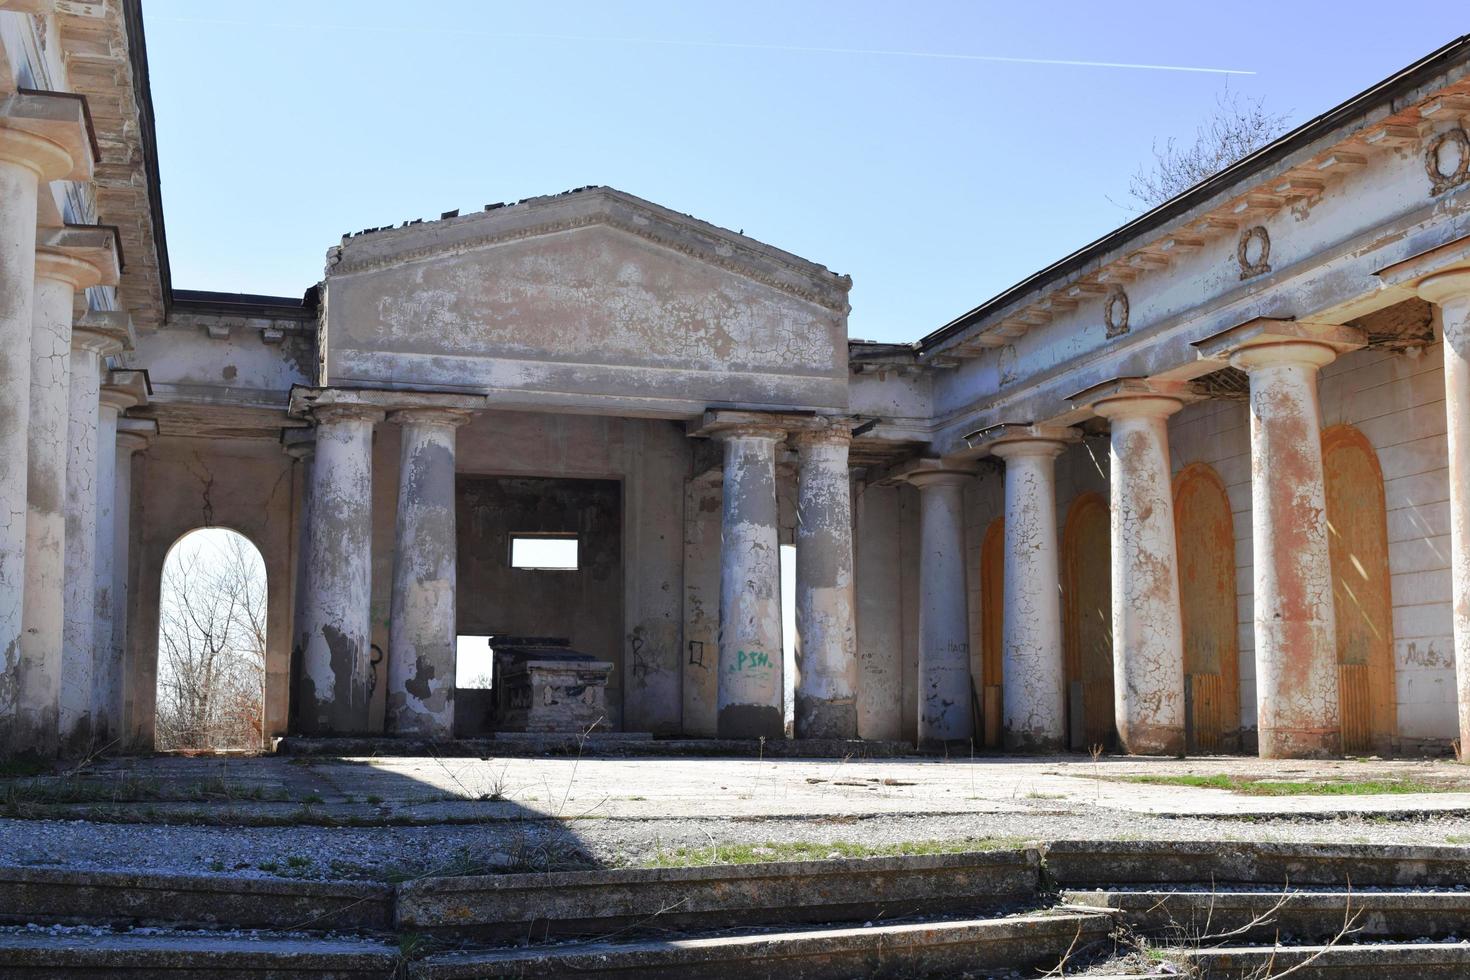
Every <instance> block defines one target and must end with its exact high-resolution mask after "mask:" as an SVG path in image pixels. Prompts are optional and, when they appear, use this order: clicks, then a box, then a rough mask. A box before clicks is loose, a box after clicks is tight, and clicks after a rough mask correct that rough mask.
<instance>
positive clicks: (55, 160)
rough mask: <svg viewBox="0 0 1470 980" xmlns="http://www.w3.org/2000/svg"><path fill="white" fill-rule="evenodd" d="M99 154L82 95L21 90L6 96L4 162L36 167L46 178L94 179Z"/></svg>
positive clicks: (0, 129)
mask: <svg viewBox="0 0 1470 980" xmlns="http://www.w3.org/2000/svg"><path fill="white" fill-rule="evenodd" d="M97 156H98V153H97V140H96V137H95V135H94V134H93V132H92V123H91V118H90V116H89V115H88V113H87V102H86V99H85V98H83V97H82V96H80V95H76V94H74V93H70V92H32V91H19V92H13V93H11V94H9V95H6V96H4V97H0V160H7V161H10V162H14V163H20V164H23V165H25V166H28V167H30V168H31V169H32V170H34V171H36V173H37V175H38V177H39V179H40V180H42V181H51V180H90V179H91V177H92V167H93V165H94V163H95V162H96V159H97Z"/></svg>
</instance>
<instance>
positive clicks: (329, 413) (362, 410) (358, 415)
mask: <svg viewBox="0 0 1470 980" xmlns="http://www.w3.org/2000/svg"><path fill="white" fill-rule="evenodd" d="M384 415H385V413H384V411H383V410H382V409H381V408H378V407H377V406H375V405H353V404H338V405H316V406H314V407H313V408H312V409H311V418H312V421H314V422H316V424H317V425H319V426H320V425H334V424H336V423H338V422H371V423H374V424H376V423H378V422H381V421H383V417H384Z"/></svg>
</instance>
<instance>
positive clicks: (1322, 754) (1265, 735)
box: [1257, 728, 1342, 759]
mask: <svg viewBox="0 0 1470 980" xmlns="http://www.w3.org/2000/svg"><path fill="white" fill-rule="evenodd" d="M1257 745H1258V746H1259V753H1258V754H1259V755H1260V757H1261V758H1262V759H1337V758H1341V757H1342V733H1341V732H1339V731H1337V730H1336V729H1333V730H1330V731H1321V730H1320V729H1290V728H1263V729H1261V730H1260V733H1259V734H1258V735H1257Z"/></svg>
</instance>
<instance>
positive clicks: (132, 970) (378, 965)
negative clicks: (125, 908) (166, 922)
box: [0, 930, 402, 980]
mask: <svg viewBox="0 0 1470 980" xmlns="http://www.w3.org/2000/svg"><path fill="white" fill-rule="evenodd" d="M401 962H402V959H401V957H400V956H399V955H398V950H397V948H396V947H394V946H389V945H387V944H385V943H378V942H369V941H366V940H340V939H322V938H315V937H308V936H284V935H255V936H252V935H249V934H233V935H231V934H226V933H220V934H215V935H201V934H187V933H179V934H175V933H167V932H159V931H150V932H147V933H142V934H140V933H94V932H91V931H81V930H57V931H36V930H30V931H23V932H0V976H3V977H6V978H11V977H14V978H17V980H76V978H77V977H82V976H85V977H86V978H87V980H113V978H119V980H122V978H125V980H152V978H155V977H165V978H169V980H185V978H193V977H208V978H210V980H277V978H279V980H284V978H287V977H293V978H294V977H300V978H309V980H388V978H390V977H392V976H393V975H394V970H395V969H397V968H398V967H399V965H400V964H401Z"/></svg>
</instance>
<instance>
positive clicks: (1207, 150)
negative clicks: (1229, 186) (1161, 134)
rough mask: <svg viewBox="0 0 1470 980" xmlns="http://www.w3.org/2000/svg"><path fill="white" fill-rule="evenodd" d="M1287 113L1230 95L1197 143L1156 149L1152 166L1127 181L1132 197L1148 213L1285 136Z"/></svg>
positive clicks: (1217, 103) (1218, 104) (1173, 142)
mask: <svg viewBox="0 0 1470 980" xmlns="http://www.w3.org/2000/svg"><path fill="white" fill-rule="evenodd" d="M1289 118H1290V114H1289V113H1274V112H1268V111H1267V110H1266V107H1265V100H1264V99H1248V98H1243V97H1242V96H1241V95H1240V93H1238V92H1231V91H1230V90H1229V89H1226V90H1225V91H1224V92H1222V93H1221V94H1220V95H1218V96H1216V97H1215V108H1214V110H1213V111H1212V112H1211V113H1210V116H1209V118H1208V119H1206V120H1205V122H1204V123H1202V124H1201V125H1200V126H1199V128H1197V129H1196V130H1195V138H1194V142H1193V143H1191V144H1189V145H1188V146H1181V145H1180V144H1179V143H1178V141H1176V140H1174V139H1172V138H1170V139H1168V140H1166V141H1165V142H1164V145H1163V147H1162V148H1161V147H1160V146H1159V144H1158V142H1157V141H1155V142H1154V144H1153V163H1152V164H1150V165H1147V166H1140V167H1139V168H1138V170H1137V171H1136V172H1135V173H1134V174H1133V176H1132V177H1131V178H1129V180H1128V195H1129V197H1131V198H1133V199H1134V200H1135V201H1137V202H1138V203H1139V204H1140V205H1142V206H1143V208H1144V209H1149V208H1154V207H1157V206H1158V205H1160V204H1163V203H1164V202H1165V201H1167V200H1169V199H1170V198H1173V197H1176V196H1178V195H1179V194H1181V193H1183V192H1184V191H1186V190H1188V189H1189V188H1191V187H1193V186H1194V185H1195V184H1198V183H1199V182H1200V181H1202V180H1204V179H1205V178H1206V177H1210V176H1212V175H1214V174H1217V173H1219V172H1220V171H1221V170H1224V169H1225V168H1226V167H1228V166H1230V165H1231V164H1232V163H1234V162H1235V161H1237V160H1240V159H1242V158H1244V157H1247V156H1249V155H1250V154H1252V153H1254V152H1255V151H1256V150H1259V149H1260V148H1261V147H1263V146H1265V145H1266V144H1267V143H1270V142H1271V141H1272V140H1274V139H1275V138H1276V137H1278V136H1280V135H1281V134H1282V133H1284V132H1286V124H1287V120H1288V119H1289Z"/></svg>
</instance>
